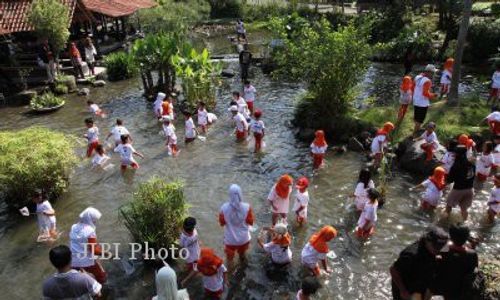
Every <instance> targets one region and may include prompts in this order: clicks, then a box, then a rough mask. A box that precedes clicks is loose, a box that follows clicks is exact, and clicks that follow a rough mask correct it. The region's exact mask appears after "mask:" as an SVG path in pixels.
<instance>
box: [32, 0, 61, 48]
mask: <svg viewBox="0 0 500 300" xmlns="http://www.w3.org/2000/svg"><path fill="white" fill-rule="evenodd" d="M28 20H29V22H30V23H31V24H33V26H34V27H35V31H36V33H37V35H38V36H39V37H42V38H47V39H48V40H49V42H50V44H51V45H52V46H53V47H54V50H55V51H60V50H62V49H63V48H64V45H65V44H66V41H67V40H68V38H69V30H68V26H69V24H70V19H69V10H68V8H67V7H66V6H65V5H64V4H62V3H61V1H58V0H35V1H33V4H32V6H31V9H30V11H29V13H28Z"/></svg>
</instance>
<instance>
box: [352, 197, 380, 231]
mask: <svg viewBox="0 0 500 300" xmlns="http://www.w3.org/2000/svg"><path fill="white" fill-rule="evenodd" d="M379 197H380V193H379V192H378V191H377V190H376V189H369V190H368V201H367V202H366V204H365V206H364V207H363V212H362V213H361V215H360V216H359V219H358V227H357V228H356V236H357V237H358V238H363V239H366V238H368V237H370V236H371V235H372V234H373V233H374V232H375V224H376V223H377V208H378V201H377V200H378V198H379Z"/></svg>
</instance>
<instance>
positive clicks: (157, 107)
mask: <svg viewBox="0 0 500 300" xmlns="http://www.w3.org/2000/svg"><path fill="white" fill-rule="evenodd" d="M165 97H167V95H165V93H162V92H159V93H158V95H157V96H156V100H155V102H154V103H153V112H154V114H155V116H156V117H157V118H158V119H159V118H161V116H162V112H163V109H162V105H163V100H164V99H165Z"/></svg>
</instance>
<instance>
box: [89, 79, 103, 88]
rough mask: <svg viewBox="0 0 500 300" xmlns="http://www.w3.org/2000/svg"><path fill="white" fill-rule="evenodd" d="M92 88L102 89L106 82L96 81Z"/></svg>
mask: <svg viewBox="0 0 500 300" xmlns="http://www.w3.org/2000/svg"><path fill="white" fill-rule="evenodd" d="M92 85H93V86H94V87H103V86H105V85H106V81H104V80H96V81H94V83H93V84H92Z"/></svg>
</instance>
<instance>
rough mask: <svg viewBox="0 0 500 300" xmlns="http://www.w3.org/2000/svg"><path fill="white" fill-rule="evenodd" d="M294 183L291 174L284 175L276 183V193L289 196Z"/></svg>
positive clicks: (284, 196)
mask: <svg viewBox="0 0 500 300" xmlns="http://www.w3.org/2000/svg"><path fill="white" fill-rule="evenodd" d="M292 184H293V178H292V177H291V176H290V175H283V176H281V177H280V179H279V180H278V182H277V183H276V187H275V190H276V194H278V196H280V197H281V198H288V195H289V194H290V186H291V185H292Z"/></svg>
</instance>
